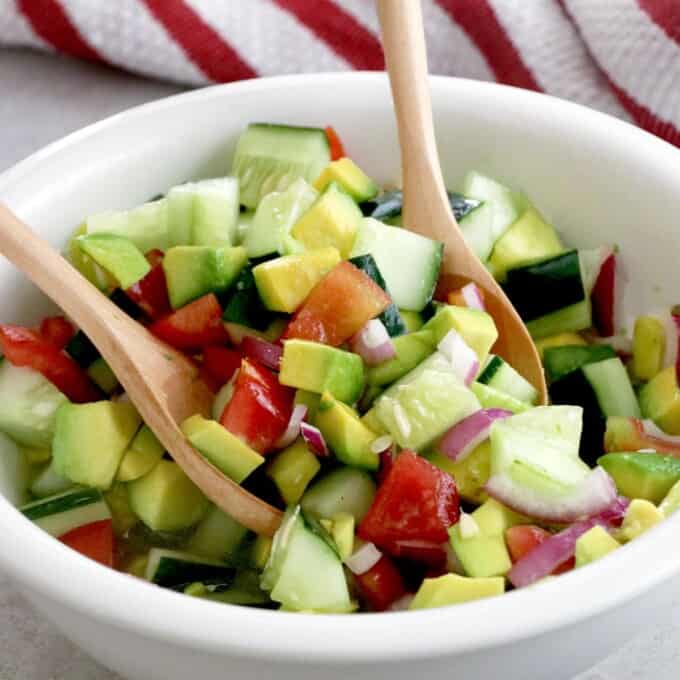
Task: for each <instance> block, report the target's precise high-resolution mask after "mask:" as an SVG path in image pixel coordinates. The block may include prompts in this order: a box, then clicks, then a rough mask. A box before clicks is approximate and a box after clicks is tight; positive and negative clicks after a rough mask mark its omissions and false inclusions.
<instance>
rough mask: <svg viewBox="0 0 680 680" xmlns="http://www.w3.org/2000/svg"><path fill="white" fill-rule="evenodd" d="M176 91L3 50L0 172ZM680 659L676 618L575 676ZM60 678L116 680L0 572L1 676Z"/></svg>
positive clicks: (657, 672)
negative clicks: (62, 139)
mask: <svg viewBox="0 0 680 680" xmlns="http://www.w3.org/2000/svg"><path fill="white" fill-rule="evenodd" d="M177 91H179V88H177V87H176V86H173V85H168V84H164V83H158V82H153V81H148V80H141V79H139V78H135V77H132V76H128V75H124V74H120V73H118V72H116V71H112V70H110V69H108V68H103V67H99V66H94V65H90V64H82V63H77V62H74V61H71V60H67V59H60V58H56V57H47V56H42V55H37V54H32V53H30V52H23V51H18V50H17V51H14V50H1V49H0V92H2V93H3V96H2V97H0V171H2V170H4V169H6V168H8V167H9V166H11V165H12V164H13V163H15V162H16V161H18V160H20V159H21V158H23V157H25V156H27V155H28V154H30V153H31V152H32V151H35V150H36V149H38V148H40V147H42V146H44V145H45V144H47V143H48V142H51V141H53V140H55V139H58V138H59V137H61V136H63V135H64V134H66V133H68V132H71V131H73V130H76V129H78V128H80V127H82V126H83V125H86V124H88V123H91V122H93V121H96V120H98V119H100V118H103V117H105V116H107V115H110V114H112V113H115V112H117V111H121V110H123V109H126V108H128V107H130V106H134V105H135V104H139V103H142V102H146V101H149V100H152V99H157V98H159V97H163V96H166V95H169V94H173V93H175V92H177ZM8 93H11V94H9V96H8ZM633 577H634V576H633ZM679 664H680V616H676V617H674V620H673V621H672V623H671V624H669V623H667V622H664V623H663V624H661V623H660V624H659V626H658V627H657V628H655V629H651V630H647V631H644V632H642V633H641V634H640V635H639V636H638V637H637V638H636V639H635V640H633V641H632V642H631V643H630V644H629V645H627V646H626V647H625V648H624V649H622V650H621V651H619V652H618V653H617V654H615V655H613V656H612V657H610V658H609V659H607V660H606V661H604V662H603V663H601V664H600V665H599V666H598V667H597V668H596V669H594V670H592V671H589V672H588V673H585V674H583V675H581V676H580V677H579V678H578V680H642V679H643V678H644V679H646V678H654V679H655V680H676V679H677V678H678V676H679V673H678V665H679ZM65 678H68V680H114V676H113V674H111V673H109V672H108V671H106V670H104V669H102V668H101V667H100V666H98V665H97V664H96V663H95V662H94V661H92V660H90V659H89V658H87V657H86V656H85V655H84V654H82V653H81V652H79V651H78V650H77V649H76V648H75V647H73V645H71V644H70V643H69V642H68V641H67V640H65V639H64V638H63V637H62V636H61V635H60V634H59V633H58V632H57V631H56V630H55V629H54V627H53V626H51V625H50V624H48V623H46V622H45V621H43V620H42V619H40V618H39V617H38V616H36V615H35V614H34V613H33V611H32V610H31V609H30V608H29V607H28V606H27V605H26V604H25V603H24V601H23V599H22V598H21V597H20V596H19V595H18V594H16V592H15V591H14V589H13V588H12V585H11V584H10V583H8V582H7V581H6V580H5V579H3V578H2V576H1V575H0V680H62V679H65Z"/></svg>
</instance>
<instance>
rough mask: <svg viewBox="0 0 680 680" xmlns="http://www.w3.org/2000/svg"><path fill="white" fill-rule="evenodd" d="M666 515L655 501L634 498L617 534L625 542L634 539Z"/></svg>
mask: <svg viewBox="0 0 680 680" xmlns="http://www.w3.org/2000/svg"><path fill="white" fill-rule="evenodd" d="M664 517H665V516H664V514H663V512H662V511H661V510H659V508H657V507H656V505H654V503H650V502H649V501H646V500H644V499H642V498H634V499H633V500H632V501H631V502H630V505H629V506H628V509H627V510H626V514H625V515H624V517H623V523H622V524H621V528H620V529H619V531H618V532H617V534H616V536H617V538H618V539H619V540H621V541H623V542H624V543H626V542H628V541H632V540H633V539H634V538H637V537H638V536H639V535H640V534H642V533H644V532H645V531H647V529H651V528H652V527H654V526H656V525H657V524H658V523H659V522H661V521H662V520H663V519H664Z"/></svg>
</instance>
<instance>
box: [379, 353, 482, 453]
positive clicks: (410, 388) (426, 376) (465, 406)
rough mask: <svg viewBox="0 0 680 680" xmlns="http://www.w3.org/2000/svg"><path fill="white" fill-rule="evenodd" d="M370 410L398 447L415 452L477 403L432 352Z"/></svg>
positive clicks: (448, 363)
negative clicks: (372, 410)
mask: <svg viewBox="0 0 680 680" xmlns="http://www.w3.org/2000/svg"><path fill="white" fill-rule="evenodd" d="M373 408H374V409H375V413H376V415H377V417H378V419H379V420H380V422H381V423H382V425H383V427H384V428H385V429H386V430H387V432H388V433H389V434H390V435H391V436H392V438H393V439H394V440H395V441H396V442H397V443H398V444H399V446H401V447H402V448H409V449H413V450H414V451H419V450H421V449H423V448H425V447H426V446H428V445H430V444H431V443H432V442H434V440H435V439H437V438H438V437H440V436H441V435H442V434H444V432H446V430H447V429H448V428H450V427H452V426H453V425H455V424H456V423H457V422H459V421H460V420H462V419H463V418H465V417H467V416H469V415H470V414H471V413H473V412H474V411H477V410H479V401H477V398H476V397H475V395H474V394H473V393H472V392H471V391H470V390H469V389H468V388H467V387H465V385H463V384H462V383H461V382H460V381H459V380H458V378H457V377H456V375H455V374H454V373H453V369H452V368H451V364H450V362H449V361H448V360H447V359H446V358H445V357H444V356H443V355H442V354H440V353H439V352H436V353H435V354H433V355H432V356H431V357H429V358H428V359H427V360H425V361H424V362H423V363H421V364H420V365H419V366H418V367H416V368H415V369H414V370H413V371H411V372H410V373H408V374H407V375H405V376H404V377H403V378H402V379H401V380H399V381H398V382H396V383H394V384H393V385H392V386H391V387H390V388H389V389H388V390H386V391H385V392H384V393H383V394H382V396H380V397H378V399H377V401H376V402H375V406H374V407H373Z"/></svg>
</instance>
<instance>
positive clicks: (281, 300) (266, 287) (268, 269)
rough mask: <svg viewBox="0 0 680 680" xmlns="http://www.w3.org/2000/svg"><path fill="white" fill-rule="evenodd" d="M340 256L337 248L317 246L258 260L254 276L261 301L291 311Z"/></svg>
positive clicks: (271, 308) (337, 261)
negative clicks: (295, 252)
mask: <svg viewBox="0 0 680 680" xmlns="http://www.w3.org/2000/svg"><path fill="white" fill-rule="evenodd" d="M340 259H341V258H340V253H339V252H338V250H337V248H320V249H319V250H312V251H310V252H307V253H299V254H297V255H284V256H283V257H277V258H275V259H273V260H268V261H267V262H263V263H262V264H258V265H257V266H256V267H254V268H253V276H254V277H255V285H256V286H257V291H258V293H259V294H260V297H261V298H262V302H264V304H265V306H266V307H267V309H270V310H272V311H274V312H286V313H288V314H291V313H292V312H294V311H295V310H296V309H297V308H298V307H299V306H300V305H301V304H302V303H303V302H304V300H305V298H306V297H307V296H308V295H309V293H310V291H311V290H312V288H314V286H316V284H317V283H319V281H321V279H322V278H323V277H324V276H325V275H326V274H328V272H329V271H330V270H331V269H333V267H335V265H336V264H338V263H339V262H340Z"/></svg>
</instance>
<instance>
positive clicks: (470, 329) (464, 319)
mask: <svg viewBox="0 0 680 680" xmlns="http://www.w3.org/2000/svg"><path fill="white" fill-rule="evenodd" d="M422 330H423V331H432V332H433V333H434V344H435V346H437V345H438V344H439V343H440V342H441V341H442V339H443V338H444V337H445V336H446V334H447V333H448V332H449V331H450V330H455V331H457V332H458V333H460V335H461V337H462V338H463V340H465V342H466V343H467V345H469V347H471V348H472V349H473V350H474V351H475V353H476V354H477V356H478V357H479V362H480V364H483V363H484V360H485V359H486V357H487V355H488V354H489V350H490V349H491V347H492V346H493V344H494V343H495V342H496V340H497V339H498V331H497V330H496V324H494V322H493V319H492V318H491V316H490V315H489V314H487V313H486V312H482V311H480V310H478V309H470V308H468V307H457V306H456V305H442V306H441V307H440V309H439V311H438V312H437V313H436V314H435V315H434V316H433V317H432V318H431V319H430V320H429V321H428V322H427V323H426V324H425V325H424V326H423V328H422Z"/></svg>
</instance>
